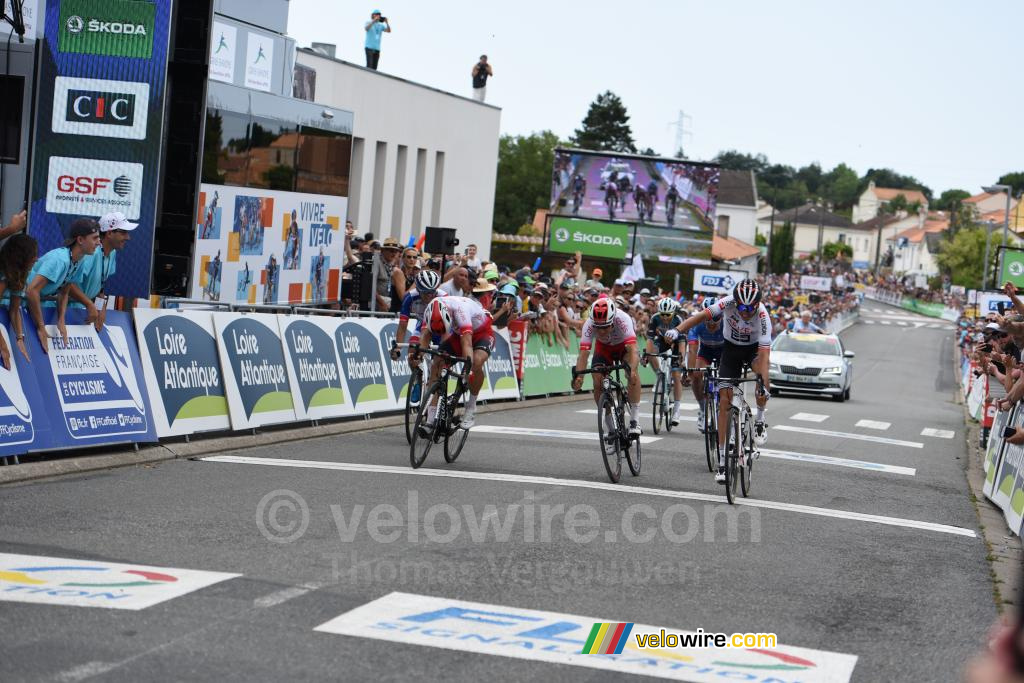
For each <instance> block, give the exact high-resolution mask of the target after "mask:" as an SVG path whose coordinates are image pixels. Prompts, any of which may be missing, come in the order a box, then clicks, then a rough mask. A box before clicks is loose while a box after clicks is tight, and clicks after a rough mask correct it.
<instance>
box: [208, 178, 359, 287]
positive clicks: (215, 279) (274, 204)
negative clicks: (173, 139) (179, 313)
mask: <svg viewBox="0 0 1024 683" xmlns="http://www.w3.org/2000/svg"><path fill="white" fill-rule="evenodd" d="M347 206H348V199H347V198H345V197H337V196H333V195H310V194H304V193H300V192H283V191H280V190H264V189H260V188H252V187H250V188H246V187H233V186H228V185H211V184H207V183H203V184H202V186H201V191H200V194H199V211H198V215H197V216H196V241H195V257H194V258H193V261H192V263H193V265H192V280H191V292H190V296H191V297H192V298H194V299H203V300H206V301H223V302H230V303H241V304H245V303H253V304H255V303H264V304H275V303H309V302H314V301H332V300H337V299H338V297H339V295H340V294H341V268H342V266H343V265H344V247H345V244H344V237H345V235H344V233H342V232H341V231H340V230H341V225H342V222H343V217H344V216H345V212H346V210H347Z"/></svg>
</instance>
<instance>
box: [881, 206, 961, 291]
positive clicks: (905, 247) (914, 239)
mask: <svg viewBox="0 0 1024 683" xmlns="http://www.w3.org/2000/svg"><path fill="white" fill-rule="evenodd" d="M947 230H949V218H948V217H947V216H945V215H944V214H941V213H939V214H937V215H936V214H933V215H932V216H929V218H928V219H927V220H925V221H924V223H923V224H922V225H920V226H916V227H913V228H908V229H906V230H902V231H900V232H898V233H896V234H895V235H893V236H892V237H890V238H888V239H887V240H886V247H887V248H888V247H890V246H891V247H892V250H893V260H892V270H893V272H894V273H915V274H918V273H919V274H922V275H927V276H928V277H934V276H936V275H938V274H939V266H938V264H937V263H936V262H935V255H936V254H937V253H938V250H939V244H940V243H941V242H942V237H943V235H944V234H945V232H946V231H947Z"/></svg>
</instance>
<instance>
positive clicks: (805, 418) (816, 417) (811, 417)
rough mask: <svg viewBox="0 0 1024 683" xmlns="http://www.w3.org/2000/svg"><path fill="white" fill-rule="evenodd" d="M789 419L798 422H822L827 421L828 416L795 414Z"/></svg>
mask: <svg viewBox="0 0 1024 683" xmlns="http://www.w3.org/2000/svg"><path fill="white" fill-rule="evenodd" d="M789 419H790V420H800V421H802V422H824V421H825V420H827V419H828V415H819V414H818V413H797V414H796V415H793V416H792V417H790V418H789Z"/></svg>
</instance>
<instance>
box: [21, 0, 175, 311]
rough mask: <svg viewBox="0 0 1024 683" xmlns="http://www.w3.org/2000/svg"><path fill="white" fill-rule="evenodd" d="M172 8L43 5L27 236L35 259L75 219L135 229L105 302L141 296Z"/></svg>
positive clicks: (163, 1) (121, 2)
mask: <svg viewBox="0 0 1024 683" xmlns="http://www.w3.org/2000/svg"><path fill="white" fill-rule="evenodd" d="M171 5H172V0H150V1H147V2H140V1H138V0H48V1H47V2H46V19H45V25H46V33H45V39H44V40H43V41H42V43H41V46H40V60H39V77H38V79H37V84H38V88H37V93H36V94H37V98H36V118H35V125H34V127H33V128H34V130H35V140H34V141H33V159H32V177H31V191H30V196H31V206H30V213H31V220H30V221H29V225H30V226H31V228H30V230H31V234H32V236H33V237H35V238H36V239H37V240H38V241H39V251H40V253H43V252H45V251H49V250H50V249H53V248H54V247H58V246H60V245H62V244H63V243H64V236H65V235H66V234H67V231H68V228H69V226H70V224H71V222H72V221H74V220H75V219H76V218H79V217H83V216H84V217H92V218H99V217H100V216H102V215H103V214H105V213H109V212H112V211H119V212H121V213H123V214H125V215H126V216H127V217H128V219H129V220H131V221H132V222H137V223H138V224H139V227H138V228H137V229H136V230H135V231H134V232H132V239H131V241H130V242H128V244H127V245H126V246H125V248H124V251H123V253H122V254H121V256H120V257H119V258H118V268H117V272H116V273H115V274H114V275H112V276H111V277H110V280H109V281H108V282H107V283H106V286H105V289H106V292H107V293H108V294H118V295H125V296H136V297H138V296H148V295H149V290H150V279H151V278H150V271H151V267H152V261H153V226H154V225H155V223H156V202H157V190H158V180H159V176H160V162H161V157H160V150H161V147H162V145H161V141H162V139H163V111H164V94H165V87H164V82H165V74H166V70H167V61H168V59H167V45H168V33H169V24H170V12H171Z"/></svg>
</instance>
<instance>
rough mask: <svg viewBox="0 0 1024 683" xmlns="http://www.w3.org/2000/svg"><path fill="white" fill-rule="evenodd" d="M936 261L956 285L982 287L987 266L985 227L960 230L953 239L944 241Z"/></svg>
mask: <svg viewBox="0 0 1024 683" xmlns="http://www.w3.org/2000/svg"><path fill="white" fill-rule="evenodd" d="M935 261H936V263H938V265H939V268H941V269H942V270H943V271H945V272H947V273H949V277H950V280H951V281H952V282H953V284H954V285H960V286H961V287H970V288H974V289H980V288H981V281H982V273H983V272H984V266H985V264H984V261H985V229H984V228H978V227H969V228H964V229H962V230H959V231H958V232H957V233H956V234H955V235H954V236H953V238H952V239H947V240H945V241H943V242H942V246H941V247H940V248H939V253H938V254H936V255H935Z"/></svg>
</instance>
